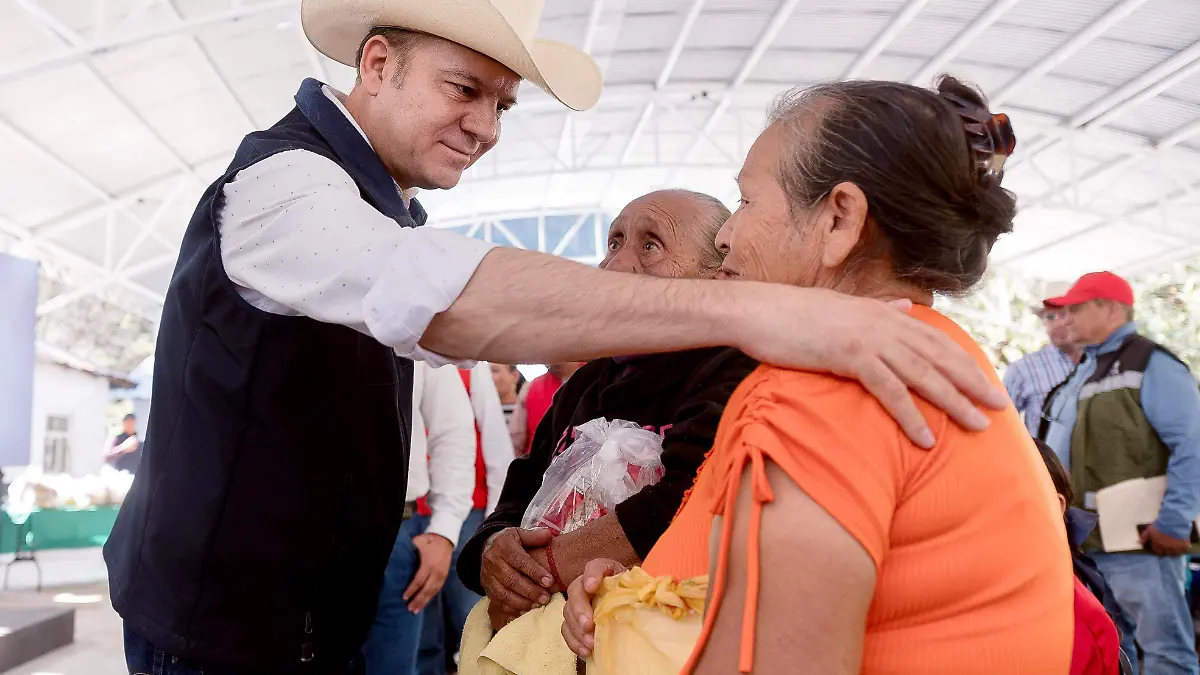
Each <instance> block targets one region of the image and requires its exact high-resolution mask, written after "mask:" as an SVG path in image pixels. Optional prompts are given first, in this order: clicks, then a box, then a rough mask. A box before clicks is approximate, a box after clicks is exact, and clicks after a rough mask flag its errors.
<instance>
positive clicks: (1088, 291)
mask: <svg viewBox="0 0 1200 675" xmlns="http://www.w3.org/2000/svg"><path fill="white" fill-rule="evenodd" d="M1089 300H1112V301H1113V302H1119V303H1121V304H1122V305H1129V306H1130V307H1132V306H1133V287H1132V286H1130V285H1129V282H1128V281H1125V280H1124V279H1122V278H1121V277H1119V276H1117V275H1115V274H1113V273H1112V272H1091V273H1089V274H1085V275H1083V276H1081V277H1079V281H1076V282H1075V285H1073V286H1071V290H1069V291H1067V294H1066V295H1062V296H1059V297H1057V298H1047V299H1046V300H1045V301H1044V302H1045V304H1046V305H1047V306H1049V307H1070V306H1071V305H1082V304H1083V303H1085V302H1087V301H1089Z"/></svg>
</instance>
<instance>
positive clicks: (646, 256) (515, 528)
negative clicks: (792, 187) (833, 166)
mask: <svg viewBox="0 0 1200 675" xmlns="http://www.w3.org/2000/svg"><path fill="white" fill-rule="evenodd" d="M728 218H729V210H728V209H727V208H725V206H724V205H723V204H721V202H720V201H718V200H717V199H715V198H713V197H710V196H708V195H704V194H700V193H697V192H690V191H686V190H663V191H659V192H652V193H650V194H648V195H645V196H643V197H640V198H638V199H636V200H634V201H633V202H630V203H629V205H628V206H626V207H625V208H624V209H623V210H622V211H621V213H620V214H619V215H618V216H617V218H616V220H614V221H613V223H612V227H611V229H610V230H609V237H608V255H607V256H606V257H605V259H604V261H603V262H602V263H601V267H602V268H605V269H609V270H614V271H621V272H632V273H634V274H649V275H652V276H658V277H693V278H710V277H712V276H713V275H714V274H715V273H716V271H717V269H718V268H719V267H720V266H721V255H720V253H719V252H718V251H717V249H716V247H715V246H714V245H713V241H714V239H715V237H716V233H717V232H718V231H719V230H720V229H721V225H722V224H724V222H725V220H726V219H728ZM756 365H757V364H756V363H755V362H754V361H753V360H752V359H750V358H749V357H748V356H746V355H744V354H742V353H741V352H739V351H737V350H734V349H728V348H714V349H697V350H691V351H685V352H675V353H670V354H658V355H652V356H643V357H625V358H615V359H611V358H610V359H601V360H599V361H593V362H591V363H589V364H587V365H586V366H584V367H583V368H582V369H581V370H580V371H579V372H577V373H576V374H575V376H574V377H572V378H571V379H570V380H568V381H567V383H566V384H565V385H564V386H563V388H562V389H560V390H559V392H558V394H557V395H556V396H555V399H554V405H553V406H552V407H551V408H550V411H549V412H548V413H547V414H546V417H545V418H543V420H542V422H541V424H540V425H539V426H538V428H537V432H536V433H535V434H534V439H533V445H532V449H531V451H530V453H529V454H528V455H527V456H524V457H520V458H518V459H516V460H515V461H514V462H513V463H512V465H511V466H510V468H509V470H508V477H507V479H506V480H505V483H504V490H503V492H502V493H501V495H500V501H499V503H498V504H497V506H496V509H495V511H494V512H493V513H492V515H491V516H490V517H488V518H487V520H485V521H484V523H483V525H482V526H481V527H480V528H479V531H478V532H477V533H476V534H475V536H474V537H472V538H471V540H470V541H469V542H468V543H467V544H466V546H465V547H464V548H463V551H462V553H461V554H460V556H459V561H458V573H459V576H460V577H461V578H462V581H463V583H464V584H466V586H467V587H468V588H471V589H472V590H474V591H475V592H477V593H485V594H486V595H487V596H488V597H489V598H490V599H491V603H490V607H491V618H492V623H493V625H494V626H495V627H496V628H497V629H498V628H500V627H501V626H503V625H504V624H506V623H507V622H509V621H511V620H512V619H514V618H516V617H518V616H520V615H521V614H522V613H524V612H526V611H528V610H529V609H532V608H533V607H535V606H538V605H541V604H545V603H547V602H549V600H550V594H551V593H553V592H556V591H561V590H565V589H566V588H567V586H568V585H570V583H571V581H573V580H574V579H575V578H576V577H578V576H579V575H580V574H582V573H583V567H584V565H585V564H586V563H587V562H588V561H590V560H592V559H594V558H611V559H615V560H618V561H620V562H622V563H623V564H625V565H627V566H632V565H636V564H637V563H638V562H640V561H641V559H642V557H643V556H645V555H646V554H647V553H648V552H649V551H650V549H651V548H652V547H653V546H654V544H655V542H656V541H658V538H659V536H660V535H661V534H662V533H663V531H664V530H666V528H667V525H669V524H670V522H671V519H672V517H674V515H675V512H676V510H678V508H679V505H680V503H681V502H682V500H683V496H684V493H685V492H687V490H688V488H690V487H691V486H692V482H693V481H694V479H695V477H696V472H697V470H698V469H699V467H700V464H701V462H703V461H704V456H705V453H707V452H708V450H709V448H711V447H712V443H713V438H714V437H715V435H716V431H717V425H718V423H719V422H720V420H721V413H722V412H723V411H724V409H725V404H726V402H727V401H728V400H729V397H730V396H731V395H732V394H733V391H734V389H736V388H737V386H738V384H740V383H741V381H742V380H743V379H744V378H745V377H746V376H747V375H749V374H750V372H751V371H752V370H753V369H754V368H755V367H756ZM599 417H603V418H607V419H609V420H617V419H621V420H629V421H631V422H635V423H637V424H639V425H641V426H643V427H645V428H649V429H653V430H655V431H658V432H659V433H662V434H663V454H662V461H663V464H664V466H665V468H666V473H665V475H664V476H663V478H662V480H661V481H660V482H659V483H658V484H657V485H653V486H651V487H647V488H645V489H644V490H642V491H641V492H639V493H638V494H636V495H634V496H633V497H630V498H629V499H628V500H626V501H625V502H624V503H622V504H620V505H618V506H617V508H616V513H615V514H614V515H609V516H605V517H603V518H600V519H599V520H596V521H594V522H592V523H589V524H588V525H585V526H584V527H582V528H580V529H578V530H575V531H574V532H570V533H567V534H564V535H562V536H559V537H556V538H553V539H551V537H550V535H549V533H548V532H546V531H545V530H522V529H520V524H521V517H522V516H523V515H524V513H525V509H526V508H527V507H528V506H529V503H530V502H531V501H532V500H533V497H534V495H535V494H536V493H537V491H538V488H540V487H541V484H542V476H543V474H544V473H545V472H546V469H547V468H548V467H549V465H550V462H551V460H552V459H553V458H554V456H555V455H556V454H557V453H559V452H561V451H562V450H563V449H564V448H565V447H566V446H567V445H568V444H569V442H570V441H569V439H570V432H571V430H572V429H574V428H575V427H577V426H579V425H581V424H583V423H585V422H588V421H590V420H593V419H596V418H599Z"/></svg>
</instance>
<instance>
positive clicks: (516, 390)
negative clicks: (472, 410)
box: [491, 363, 527, 452]
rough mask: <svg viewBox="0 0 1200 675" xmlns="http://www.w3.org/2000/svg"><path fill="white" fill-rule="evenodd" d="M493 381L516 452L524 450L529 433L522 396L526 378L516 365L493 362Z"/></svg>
mask: <svg viewBox="0 0 1200 675" xmlns="http://www.w3.org/2000/svg"><path fill="white" fill-rule="evenodd" d="M491 368H492V382H493V383H494V384H495V385H496V393H498V394H499V395H500V408H501V410H503V411H504V424H505V425H506V426H507V427H508V434H509V437H510V438H511V439H512V446H513V451H514V452H524V451H525V445H526V439H527V434H526V431H525V411H524V408H523V406H524V405H525V402H524V398H523V397H522V396H521V393H522V391H523V390H524V389H525V378H524V376H522V375H521V371H519V370H517V367H516V366H509V365H504V364H500V363H493V364H491Z"/></svg>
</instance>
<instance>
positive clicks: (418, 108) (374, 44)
mask: <svg viewBox="0 0 1200 675" xmlns="http://www.w3.org/2000/svg"><path fill="white" fill-rule="evenodd" d="M359 74H360V76H361V77H362V82H361V83H360V84H358V85H356V86H355V89H356V90H358V89H359V88H362V90H363V92H364V93H365V94H366V103H365V105H364V106H363V109H362V110H356V111H355V116H356V118H360V117H361V119H358V121H359V123H360V124H361V126H362V127H363V130H364V131H365V132H366V133H367V137H368V138H369V139H370V140H371V145H372V147H374V149H375V152H376V154H378V155H379V157H380V159H382V160H383V163H384V165H385V166H387V168H388V171H389V172H390V173H391V174H392V176H393V177H394V178H395V179H396V182H397V183H399V184H400V186H401V187H402V188H405V189H407V188H413V187H418V188H423V189H436V188H441V189H447V188H452V187H454V186H455V185H457V184H458V181H459V179H460V178H461V177H462V173H463V171H465V170H466V169H467V168H468V167H469V166H471V165H472V164H474V163H475V161H476V160H478V159H479V158H480V157H481V156H483V154H484V153H485V152H487V151H488V150H490V149H492V147H494V146H495V145H496V142H497V141H498V140H499V139H500V117H501V115H502V114H503V113H504V111H505V110H508V109H509V108H511V107H512V106H513V105H514V104H515V103H516V94H517V87H518V85H520V83H521V78H520V76H518V75H517V74H516V73H514V72H512V71H511V70H509V69H508V68H506V67H505V66H502V65H500V64H499V63H498V62H496V61H493V60H492V59H490V58H488V57H486V56H484V55H482V54H480V53H478V52H475V51H472V50H470V49H467V48H466V47H463V46H461V45H458V44H455V43H453V42H450V41H448V40H442V39H438V38H432V37H428V38H423V39H421V40H420V41H419V43H418V44H417V45H416V46H415V47H414V48H413V49H412V50H411V52H410V53H409V55H408V56H407V60H406V63H405V64H401V63H400V61H399V59H398V58H397V56H396V55H395V54H394V53H389V48H388V46H387V40H386V39H384V38H383V37H375V38H372V39H371V40H370V41H369V42H368V43H367V45H366V46H365V47H364V49H363V58H362V60H361V62H360V65H359Z"/></svg>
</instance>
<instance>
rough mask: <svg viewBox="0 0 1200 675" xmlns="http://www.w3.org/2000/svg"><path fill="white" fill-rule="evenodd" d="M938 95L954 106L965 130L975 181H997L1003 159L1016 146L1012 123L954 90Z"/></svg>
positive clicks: (1006, 117)
mask: <svg viewBox="0 0 1200 675" xmlns="http://www.w3.org/2000/svg"><path fill="white" fill-rule="evenodd" d="M942 98H944V99H946V100H947V101H949V102H950V104H951V105H952V106H954V111H955V112H957V113H958V116H959V117H961V118H962V120H963V124H964V126H965V127H966V130H967V142H968V143H969V144H970V146H971V152H972V154H974V156H975V166H976V168H977V169H978V170H979V182H981V183H983V184H985V185H999V184H1000V181H1001V180H1002V179H1003V178H1004V162H1005V161H1006V160H1007V159H1008V158H1009V157H1010V156H1012V154H1013V151H1014V150H1016V149H1017V137H1016V135H1015V134H1014V133H1013V128H1012V123H1011V122H1009V121H1008V115H1005V114H1004V113H996V114H994V115H993V114H992V113H990V112H988V111H987V109H986V108H983V107H981V106H980V105H978V104H976V103H972V102H970V101H966V100H963V99H962V98H959V97H958V96H955V95H954V94H949V93H943V94H942Z"/></svg>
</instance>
